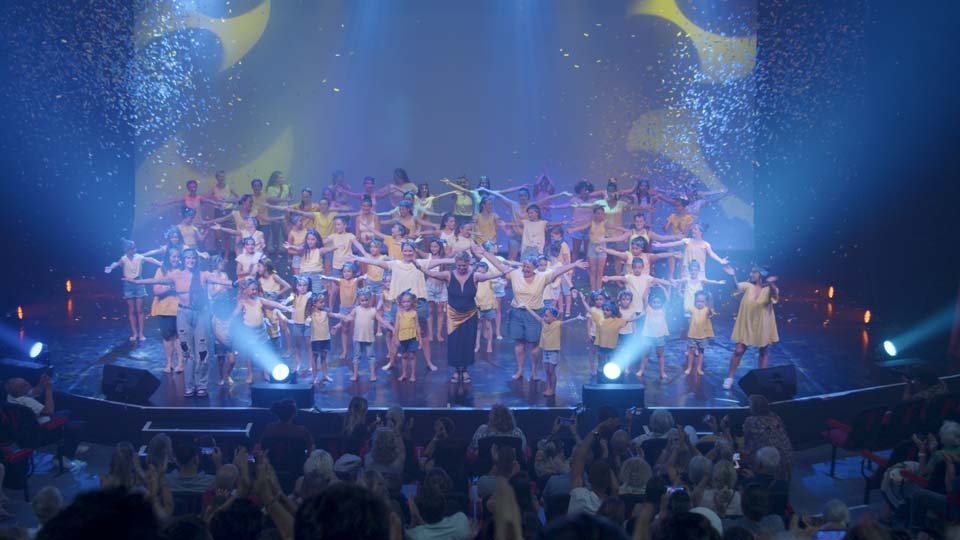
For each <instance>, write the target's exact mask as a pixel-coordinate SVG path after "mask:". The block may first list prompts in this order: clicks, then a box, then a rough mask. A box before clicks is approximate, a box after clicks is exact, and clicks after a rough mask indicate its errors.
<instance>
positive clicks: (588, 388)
mask: <svg viewBox="0 0 960 540" xmlns="http://www.w3.org/2000/svg"><path fill="white" fill-rule="evenodd" d="M643 396H644V389H643V385H642V384H585V385H583V406H584V407H585V408H586V409H587V410H599V409H600V408H601V407H603V406H604V405H610V406H611V407H613V408H614V409H615V410H617V411H618V413H619V414H622V413H623V411H625V410H627V409H629V408H630V407H639V408H641V409H642V408H643V407H644V398H643Z"/></svg>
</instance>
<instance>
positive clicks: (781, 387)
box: [739, 364, 797, 401]
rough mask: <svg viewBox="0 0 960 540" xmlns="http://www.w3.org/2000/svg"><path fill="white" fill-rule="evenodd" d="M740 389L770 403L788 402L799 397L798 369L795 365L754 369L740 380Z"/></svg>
mask: <svg viewBox="0 0 960 540" xmlns="http://www.w3.org/2000/svg"><path fill="white" fill-rule="evenodd" d="M739 384H740V389H741V390H743V393H744V394H746V395H748V396H750V395H753V394H760V395H761V396H763V397H765V398H767V400H769V401H786V400H788V399H793V397H794V396H795V395H797V368H796V367H794V366H793V364H790V365H786V366H774V367H768V368H762V369H752V370H750V371H749V372H748V373H747V374H746V375H744V376H743V378H742V379H740V383H739Z"/></svg>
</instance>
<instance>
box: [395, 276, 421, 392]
mask: <svg viewBox="0 0 960 540" xmlns="http://www.w3.org/2000/svg"><path fill="white" fill-rule="evenodd" d="M397 303H398V304H399V309H397V322H396V327H394V335H395V336H396V340H397V350H398V351H399V352H400V379H399V381H400V382H403V381H405V380H409V381H410V382H416V381H417V351H419V350H420V325H419V324H417V310H416V303H417V297H416V296H414V295H413V293H411V292H410V291H405V292H403V293H401V294H400V296H399V297H397Z"/></svg>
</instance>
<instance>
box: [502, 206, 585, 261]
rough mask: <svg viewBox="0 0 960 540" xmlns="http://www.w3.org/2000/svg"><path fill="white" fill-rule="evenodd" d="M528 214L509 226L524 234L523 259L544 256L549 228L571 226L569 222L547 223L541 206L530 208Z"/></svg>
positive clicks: (522, 244)
mask: <svg viewBox="0 0 960 540" xmlns="http://www.w3.org/2000/svg"><path fill="white" fill-rule="evenodd" d="M526 213H527V215H526V218H524V219H521V220H518V221H513V222H510V223H508V224H507V225H509V226H510V227H514V228H519V229H520V231H521V233H522V237H521V241H520V255H521V256H522V257H531V256H539V255H542V254H543V247H544V245H546V232H547V227H548V226H551V225H569V224H570V222H569V221H546V220H543V219H541V218H540V206H538V205H536V204H531V205H530V206H528V207H527V212H526Z"/></svg>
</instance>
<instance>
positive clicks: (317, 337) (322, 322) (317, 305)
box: [308, 289, 345, 384]
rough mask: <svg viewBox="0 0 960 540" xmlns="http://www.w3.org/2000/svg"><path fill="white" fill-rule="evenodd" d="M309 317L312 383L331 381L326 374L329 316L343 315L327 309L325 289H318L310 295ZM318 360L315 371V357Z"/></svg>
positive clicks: (341, 317)
mask: <svg viewBox="0 0 960 540" xmlns="http://www.w3.org/2000/svg"><path fill="white" fill-rule="evenodd" d="M308 309H309V311H310V318H309V319H308V323H309V327H310V349H311V352H312V353H313V354H311V355H310V370H311V371H312V372H313V377H314V378H313V384H321V383H323V382H333V378H332V377H330V375H329V374H327V353H328V352H330V317H333V318H335V319H340V320H343V319H344V318H345V317H344V316H343V315H340V314H339V313H331V312H329V311H327V290H326V289H320V292H318V293H312V294H311V295H310V302H309V305H308ZM318 357H319V360H320V362H319V363H320V371H317V359H318Z"/></svg>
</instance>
